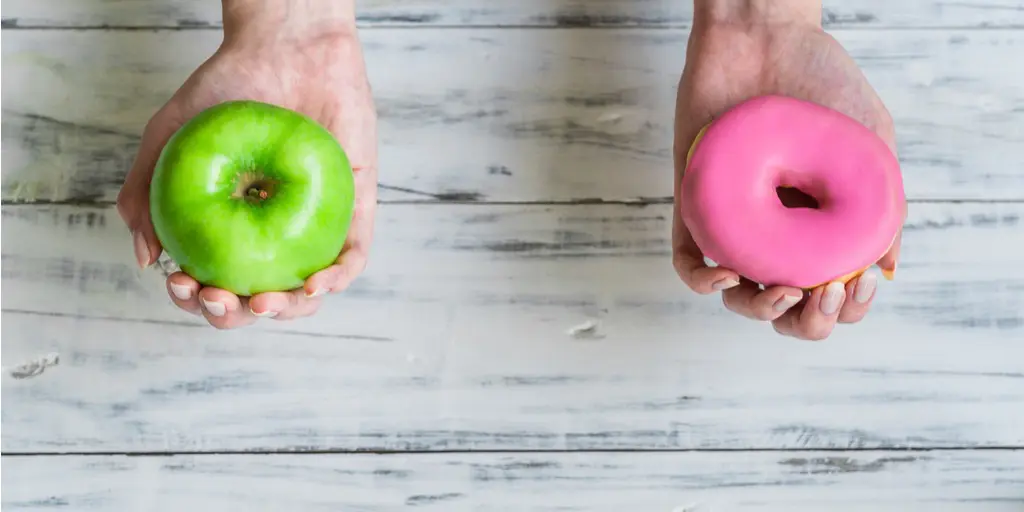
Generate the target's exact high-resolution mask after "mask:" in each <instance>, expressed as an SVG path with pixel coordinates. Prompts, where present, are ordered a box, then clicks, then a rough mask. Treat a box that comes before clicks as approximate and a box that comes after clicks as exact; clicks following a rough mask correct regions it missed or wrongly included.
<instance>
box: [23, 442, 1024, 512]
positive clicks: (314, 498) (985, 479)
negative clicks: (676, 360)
mask: <svg viewBox="0 0 1024 512" xmlns="http://www.w3.org/2000/svg"><path fill="white" fill-rule="evenodd" d="M4 466H5V467H6V468H7V470H6V471H4V472H3V486H4V493H3V508H4V510H5V511H10V512H15V511H26V512H29V511H37V510H50V509H52V508H66V507H70V508H72V509H74V510H80V511H82V512H101V511H123V510H147V511H152V512H157V511H175V512H177V511H180V510H189V509H195V508H197V507H198V508H200V509H203V510H224V511H229V510H244V511H247V512H248V511H257V510H303V511H307V510H308V511H311V512H312V511H320V510H324V511H326V510H359V511H391V510H407V509H410V508H412V509H415V510H444V511H447V512H456V511H464V510H474V511H498V510H501V511H506V510H507V511H513V510H515V511H519V510H531V511H537V512H542V511H551V512H554V511H560V512H561V511H583V510H586V511H591V512H593V511H609V512H613V511H614V512H621V511H623V510H638V511H664V512H710V511H717V510H729V511H733V510H743V511H816V512H817V511H821V510H830V511H853V510H873V511H901V512H902V511H907V510H929V511H937V512H948V511H964V512H966V511H970V512H996V511H999V512H1003V511H1005V512H1011V511H1014V512H1016V511H1019V510H1021V508H1022V507H1024V457H1022V453H1021V452H1019V451H1009V450H1006V451H955V452H942V451H938V452H924V453H915V452H903V453H901V452H865V453H834V452H791V453H648V454H638V453H587V454H565V453H537V454H432V455H424V454H420V455H414V456H409V455H388V456H378V455H316V456H309V455H274V456H266V455H211V456H175V457H123V456H114V457H13V458H9V457H4Z"/></svg>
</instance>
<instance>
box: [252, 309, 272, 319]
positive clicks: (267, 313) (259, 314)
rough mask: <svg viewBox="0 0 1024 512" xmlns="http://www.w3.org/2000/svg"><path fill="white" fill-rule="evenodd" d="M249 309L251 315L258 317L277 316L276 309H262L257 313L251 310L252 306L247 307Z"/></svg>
mask: <svg viewBox="0 0 1024 512" xmlns="http://www.w3.org/2000/svg"><path fill="white" fill-rule="evenodd" d="M249 311H250V312H252V314H253V316H258V317H260V318H274V317H275V316H277V311H264V312H262V313H257V312H255V311H253V310H252V308H249Z"/></svg>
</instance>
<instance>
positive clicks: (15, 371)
mask: <svg viewBox="0 0 1024 512" xmlns="http://www.w3.org/2000/svg"><path fill="white" fill-rule="evenodd" d="M59 362H60V354H57V353H56V352H51V353H49V354H46V355H45V356H42V357H39V358H36V359H33V360H31V361H28V362H25V363H22V364H19V365H17V366H15V367H14V368H11V369H10V371H8V372H7V373H8V375H10V376H11V377H13V378H15V379H30V378H32V377H36V376H38V375H41V374H42V373H43V372H44V371H46V369H47V368H49V367H50V366H57V364H58V363H59Z"/></svg>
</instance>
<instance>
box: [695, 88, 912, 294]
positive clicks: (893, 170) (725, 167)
mask: <svg viewBox="0 0 1024 512" xmlns="http://www.w3.org/2000/svg"><path fill="white" fill-rule="evenodd" d="M778 187H792V188H796V189H798V190H800V191H801V192H804V193H805V194H807V195H809V196H811V197H813V198H814V199H815V200H816V201H817V203H818V207H817V208H806V207H804V208H791V207H787V206H785V205H783V204H782V201H781V200H780V198H779V195H778V191H777V188H778ZM680 199H681V203H682V204H681V210H682V211H681V213H682V218H683V221H684V222H685V223H686V226H687V227H688V228H689V230H690V233H691V234H692V236H693V239H694V241H695V242H696V243H697V246H698V247H700V249H701V251H703V252H704V255H705V256H707V257H708V258H710V259H711V260H713V261H714V262H715V263H717V264H718V265H721V266H722V267H725V268H729V269H732V270H734V271H736V272H737V273H739V274H740V275H742V276H744V277H746V278H747V279H750V280H752V281H754V282H757V283H760V284H764V285H766V286H768V285H785V286H794V287H799V288H803V289H809V288H814V287H816V286H819V285H822V284H826V283H828V282H831V281H843V282H845V281H847V280H849V279H852V278H854V277H856V276H858V275H860V274H861V273H862V272H863V271H865V270H867V269H868V268H870V267H871V266H872V265H873V264H875V263H876V262H877V261H878V259H879V258H881V256H882V255H884V254H885V253H886V252H887V251H888V250H889V248H890V247H891V246H892V243H893V242H894V240H895V238H896V235H897V233H898V231H899V229H900V226H901V225H902V223H903V211H904V201H905V199H904V192H903V178H902V176H901V174H900V168H899V161H898V160H897V159H896V157H895V155H893V153H892V151H891V150H890V149H889V147H888V146H887V145H886V144H885V142H884V141H882V139H881V138H879V137H878V136H877V135H875V133H874V132H872V131H871V130H869V129H868V128H867V127H865V126H864V125H862V124H860V123H859V122H857V121H856V120H854V119H852V118H850V117H848V116H846V115H844V114H842V113H839V112H837V111H835V110H832V109H829V108H825V107H823V106H820V105H817V104H815V103H810V102H806V101H801V100H797V99H794V98H789V97H784V96H761V97H757V98H754V99H751V100H749V101H746V102H743V103H741V104H739V105H737V106H735V107H733V108H731V109H730V110H728V111H727V112H725V113H724V114H723V115H722V116H721V117H719V118H718V119H716V120H714V121H713V122H712V123H711V124H709V125H708V126H705V127H704V129H702V130H701V133H700V134H698V135H697V137H696V139H695V140H694V142H693V146H692V147H691V148H690V153H689V154H688V155H687V166H686V170H685V172H684V174H683V180H682V190H681V196H680Z"/></svg>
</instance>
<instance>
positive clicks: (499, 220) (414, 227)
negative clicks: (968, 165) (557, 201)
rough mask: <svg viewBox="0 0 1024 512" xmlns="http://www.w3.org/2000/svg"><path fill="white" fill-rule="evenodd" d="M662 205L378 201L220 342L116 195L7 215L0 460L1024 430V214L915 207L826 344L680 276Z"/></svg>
mask: <svg viewBox="0 0 1024 512" xmlns="http://www.w3.org/2000/svg"><path fill="white" fill-rule="evenodd" d="M670 208H671V207H670V206H668V205H653V206H646V207H638V206H625V205H571V206H542V205H534V206H527V205H486V206H485V205H384V206H382V207H381V210H380V213H379V221H378V222H379V224H378V225H379V229H378V233H377V243H376V245H375V247H374V249H373V255H372V257H371V263H370V267H369V269H368V270H367V273H366V275H365V276H364V277H363V278H361V279H359V280H358V281H357V283H356V285H354V287H353V288H351V289H350V290H349V291H348V292H346V293H344V294H341V295H339V296H334V297H330V298H329V300H328V302H327V303H326V305H325V309H324V311H322V312H321V314H319V315H317V316H315V317H313V318H310V319H306V320H303V321H296V322H289V323H278V322H273V321H268V322H264V323H262V324H258V325H256V326H253V327H250V328H246V329H243V330H239V331H215V330H213V329H212V328H209V327H208V326H205V325H204V324H202V322H201V321H200V320H198V319H196V318H194V317H191V316H189V315H188V314H186V313H183V312H180V311H178V310H176V309H175V308H173V306H171V305H170V304H169V301H168V300H167V295H166V292H165V289H164V285H163V282H162V276H161V275H160V274H159V272H157V271H156V270H148V271H146V272H141V273H140V272H138V271H136V270H135V269H134V268H133V264H132V256H131V252H130V244H129V241H128V237H127V234H126V233H125V231H124V229H123V227H122V226H121V224H120V221H119V220H118V219H117V217H116V213H115V212H114V211H113V209H112V208H83V207H69V206H49V207H47V206H6V207H4V210H3V244H2V245H3V275H2V278H3V284H4V286H3V291H2V293H3V297H2V299H3V308H4V312H3V317H2V321H3V324H4V328H5V330H4V336H3V359H4V365H5V366H6V367H7V368H5V376H4V379H5V380H4V383H3V403H4V414H3V450H4V453H5V454H8V453H12V452H26V451H29V452H36V451H38V452H66V451H72V452H97V451H179V450H202V451H209V450H214V451H217V450H300V451H301V450H319V449H338V450H426V451H437V450H452V449H460V450H462V449H466V450H486V449H501V450H520V449H572V450H582V449H608V448H637V449H644V448H679V449H692V448H727V449H747V448H769V449H776V448H882V447H889V448H904V447H931V446H945V447H950V446H989V447H995V446H1020V445H1022V444H1024V429H1022V428H1020V427H1021V425H1022V424H1024V343H1022V340H1024V293H1022V291H1024V269H1022V268H1021V266H1020V258H1019V255H1020V253H1021V249H1022V242H1024V237H1022V236H1021V234H1022V232H1024V223H1022V216H1024V205H1022V204H984V203H983V204H969V203H968V204H916V205H913V207H912V208H911V213H910V217H909V219H908V221H907V225H906V234H905V236H904V250H903V259H902V263H901V266H900V270H899V273H898V276H897V281H895V282H892V283H889V282H882V283H881V289H880V291H879V296H878V299H877V302H876V305H875V307H874V310H873V311H872V313H871V314H870V315H869V318H868V319H866V320H865V321H864V322H863V323H861V324H858V325H856V326H840V328H839V329H837V331H836V332H835V333H834V334H833V337H832V338H830V340H829V341H828V342H826V343H820V344H814V343H801V342H796V341H793V340H791V339H788V338H782V337H779V336H776V335H775V334H774V332H773V331H772V330H771V328H770V327H768V326H767V325H763V324H760V323H756V322H752V321H747V320H745V319H742V318H738V317H736V316H735V315H733V314H731V313H728V312H726V311H725V310H724V309H723V308H722V306H721V303H720V299H719V298H718V297H715V296H696V295H694V294H692V293H689V292H688V291H686V290H685V289H684V287H683V285H682V284H681V283H680V282H679V280H678V278H677V277H676V276H675V273H674V271H673V270H672V268H671V265H670V263H669V254H668V239H667V237H668V233H669V230H668V227H669V220H668V218H669V217H668V216H669V214H670ZM588 319H593V320H596V321H598V322H600V325H599V327H598V329H597V332H596V335H594V336H583V337H579V338H575V337H572V336H569V335H568V334H567V333H566V331H567V330H568V329H570V328H571V327H573V326H575V325H578V324H580V323H582V322H585V321H587V320H588ZM50 353H55V354H58V355H59V363H58V364H57V365H56V366H51V367H48V368H45V370H44V371H43V372H42V373H39V374H38V375H35V376H34V377H31V378H13V377H12V376H10V373H11V372H10V369H11V368H12V367H14V365H16V364H19V363H22V362H26V361H33V360H36V359H38V358H40V357H44V356H46V355H47V354H50Z"/></svg>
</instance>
